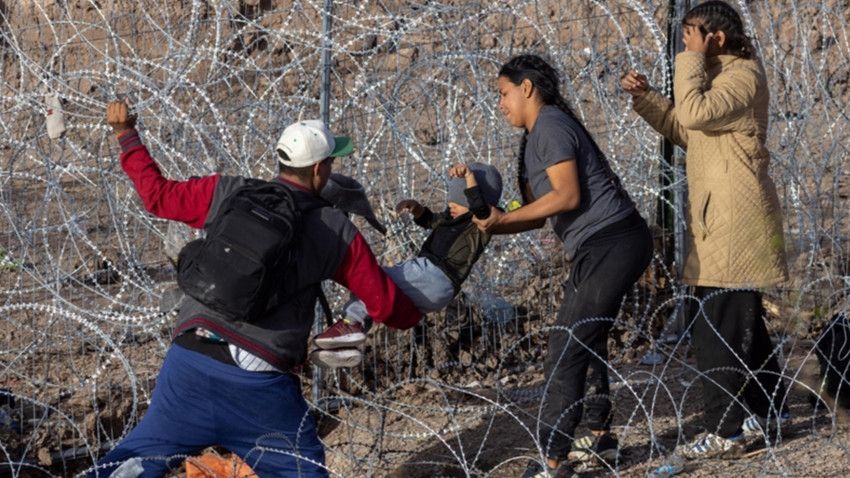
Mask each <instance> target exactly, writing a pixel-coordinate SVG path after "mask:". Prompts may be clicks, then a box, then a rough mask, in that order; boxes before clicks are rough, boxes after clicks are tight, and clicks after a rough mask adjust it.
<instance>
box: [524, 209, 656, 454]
mask: <svg viewBox="0 0 850 478" xmlns="http://www.w3.org/2000/svg"><path fill="white" fill-rule="evenodd" d="M652 253H653V243H652V234H651V233H650V231H649V227H647V225H646V221H644V220H643V218H642V217H640V214H638V213H637V212H636V211H635V212H634V213H633V214H632V215H631V216H629V217H627V218H626V219H623V220H622V221H619V222H617V223H615V224H613V225H611V226H608V227H606V228H605V229H603V230H601V231H599V232H597V233H596V234H594V235H593V236H591V237H590V238H589V239H588V240H587V241H586V242H585V243H584V244H582V245H581V247H580V248H579V250H578V251H577V252H576V255H575V258H573V260H571V261H570V263H571V266H572V269H571V270H570V276H569V278H568V279H567V281H566V282H565V283H564V300H563V302H562V303H561V307H560V309H559V311H558V317H557V319H556V321H555V326H560V327H563V329H553V330H552V331H551V332H550V333H549V341H548V346H547V349H548V352H547V354H546V358H545V359H544V361H543V372H544V374H545V377H546V396H545V397H544V403H543V411H542V414H541V424H540V445H541V447H543V449H544V452H545V455H546V457H548V458H551V459H555V460H564V459H566V457H567V454H568V453H569V450H570V446H571V445H572V440H573V435H574V433H575V429H576V427H577V426H578V423H579V421H580V420H581V416H582V413H583V411H584V409H586V422H587V426H588V427H589V428H590V429H591V430H607V429H608V428H609V427H610V422H611V400H610V398H609V388H608V365H607V360H608V331H609V330H610V329H611V325H612V324H613V322H614V319H616V318H617V314H618V312H619V310H620V303H621V302H622V300H623V296H624V295H625V294H626V292H628V290H629V288H631V287H632V286H633V285H634V283H635V281H637V279H638V278H640V276H641V274H643V272H644V271H645V270H646V267H647V265H649V262H650V261H651V260H652ZM585 384H586V385H587V391H586V392H585Z"/></svg>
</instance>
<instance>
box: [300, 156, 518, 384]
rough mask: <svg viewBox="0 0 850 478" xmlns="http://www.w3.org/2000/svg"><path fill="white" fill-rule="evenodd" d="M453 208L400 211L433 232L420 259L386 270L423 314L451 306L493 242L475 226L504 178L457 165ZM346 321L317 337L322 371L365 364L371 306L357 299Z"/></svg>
mask: <svg viewBox="0 0 850 478" xmlns="http://www.w3.org/2000/svg"><path fill="white" fill-rule="evenodd" d="M449 176H450V179H449V190H448V198H447V200H448V207H446V209H445V210H444V211H443V212H441V213H434V212H432V211H431V210H430V209H429V208H427V207H425V206H423V205H422V204H420V203H419V202H418V201H416V200H414V199H404V200H402V201H400V202H399V203H398V204H397V205H396V212H398V213H402V212H407V213H410V214H412V215H413V219H414V221H415V222H416V224H418V225H419V226H421V227H424V228H427V229H431V233H430V234H429V235H428V238H427V239H426V240H425V243H424V244H423V245H422V248H421V249H420V251H419V254H418V255H417V257H414V258H412V259H409V260H406V261H403V262H400V263H398V264H396V265H394V266H387V267H384V271H385V272H386V273H387V275H389V277H390V278H391V279H392V280H393V282H395V283H396V284H397V285H398V286H399V288H400V289H401V290H402V291H404V293H405V294H406V295H407V296H408V297H410V299H411V300H412V301H413V303H414V304H415V305H416V307H417V308H418V309H419V311H420V312H422V313H423V314H426V313H429V312H436V311H439V310H441V309H443V308H444V307H446V306H447V305H448V304H449V302H451V300H452V299H453V298H454V296H455V295H457V293H458V292H459V291H460V287H461V284H463V281H464V280H466V278H467V276H469V273H470V271H471V270H472V266H473V264H475V262H476V261H477V260H478V258H479V257H480V256H481V254H482V253H483V252H484V248H485V247H487V244H488V243H489V242H490V236H491V235H490V234H489V233H486V232H482V231H481V230H479V229H478V226H476V225H475V224H474V223H473V222H472V216H473V215H475V216H476V217H479V218H486V217H488V216H489V215H490V206H494V207H497V206H498V204H499V198H500V197H501V195H502V176H501V175H500V174H499V171H498V170H497V169H496V168H494V167H493V166H490V165H487V164H482V163H470V164H468V165H456V166H453V167H452V168H451V169H450V170H449ZM344 316H345V318H344V319H343V320H340V321H338V322H337V323H336V324H334V325H333V326H332V327H330V328H328V329H327V330H326V331H324V332H322V333H320V334H318V335H316V337H314V339H313V341H314V343H315V344H316V346H317V347H318V348H317V349H316V350H314V351H313V352H312V353H311V354H310V361H311V362H313V363H314V364H316V365H319V366H320V367H327V368H335V367H351V366H354V365H357V364H358V363H360V360H361V359H362V353H361V352H360V350H359V349H358V348H357V347H358V346H359V345H360V344H362V343H363V342H365V340H366V331H367V330H368V328H369V324H370V322H371V320H370V318H369V315H368V313H367V312H366V307H365V305H364V304H363V302H361V301H360V300H358V299H356V298H352V299H351V300H349V302H348V303H347V304H346V305H345V306H344Z"/></svg>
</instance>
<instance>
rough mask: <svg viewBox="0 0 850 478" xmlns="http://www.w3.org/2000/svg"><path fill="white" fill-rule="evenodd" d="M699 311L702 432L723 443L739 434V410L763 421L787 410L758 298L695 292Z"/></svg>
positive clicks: (733, 292) (694, 336) (741, 414)
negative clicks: (717, 438)
mask: <svg viewBox="0 0 850 478" xmlns="http://www.w3.org/2000/svg"><path fill="white" fill-rule="evenodd" d="M695 295H696V296H697V298H699V299H700V301H701V303H702V307H701V308H700V309H699V310H697V311H696V314H695V317H694V322H693V329H692V331H691V336H692V341H693V344H694V351H695V353H696V358H697V367H698V369H699V371H700V373H701V374H703V375H702V388H703V392H702V394H703V402H704V406H705V427H706V429H707V430H708V431H710V432H711V433H714V434H716V435H719V436H721V437H724V438H730V437H733V436H737V435H738V434H740V433H741V425H742V424H743V422H744V419H745V413H746V411H745V410H744V407H743V405H744V404H746V405H747V406H748V407H749V408H750V409H751V411H752V413H754V414H756V415H758V416H759V417H762V418H767V417H774V418H775V417H776V416H777V415H778V414H780V413H781V412H782V411H785V410H787V405H786V404H785V393H786V389H785V384H784V383H783V381H782V378H781V376H780V373H781V372H780V369H779V361H778V360H777V358H776V354H775V353H773V344H772V343H771V341H770V335H769V334H768V333H767V327H765V325H764V318H763V315H764V310H763V308H762V295H761V293H759V292H756V291H750V290H725V289H717V288H714V287H697V288H696V290H695Z"/></svg>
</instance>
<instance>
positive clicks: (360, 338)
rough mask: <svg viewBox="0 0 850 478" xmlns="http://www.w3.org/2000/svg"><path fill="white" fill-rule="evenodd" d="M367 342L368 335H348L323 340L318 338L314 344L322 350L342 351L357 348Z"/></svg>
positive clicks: (314, 340)
mask: <svg viewBox="0 0 850 478" xmlns="http://www.w3.org/2000/svg"><path fill="white" fill-rule="evenodd" d="M365 341H366V334H348V335H343V336H340V337H334V338H328V339H323V338H319V337H316V338H315V339H313V343H315V344H316V347H319V348H322V349H329V350H331V349H341V348H346V347H357V346H358V345H361V344H362V343H363V342H365Z"/></svg>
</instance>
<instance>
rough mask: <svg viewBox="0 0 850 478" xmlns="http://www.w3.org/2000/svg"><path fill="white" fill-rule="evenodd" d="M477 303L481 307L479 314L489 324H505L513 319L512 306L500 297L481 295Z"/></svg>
mask: <svg viewBox="0 0 850 478" xmlns="http://www.w3.org/2000/svg"><path fill="white" fill-rule="evenodd" d="M478 303H479V305H480V306H481V313H482V314H483V315H484V318H485V319H487V320H489V321H490V322H494V323H496V324H506V323H508V322H510V321H511V320H512V319H513V318H514V315H515V311H514V306H512V305H511V303H510V302H508V301H506V300H505V299H503V298H501V297H496V296H494V295H491V294H482V295H481V296H480V297H479V299H478Z"/></svg>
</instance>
